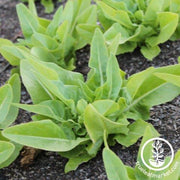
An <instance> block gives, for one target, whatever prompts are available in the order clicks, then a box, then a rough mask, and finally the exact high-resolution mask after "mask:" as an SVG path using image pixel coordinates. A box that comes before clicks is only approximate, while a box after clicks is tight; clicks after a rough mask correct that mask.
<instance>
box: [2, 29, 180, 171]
mask: <svg viewBox="0 0 180 180" xmlns="http://www.w3.org/2000/svg"><path fill="white" fill-rule="evenodd" d="M19 51H20V52H21V53H22V54H23V55H24V57H25V58H24V60H22V61H21V64H20V73H21V77H22V81H23V83H24V85H25V87H26V89H27V91H28V92H29V94H30V96H31V98H32V101H33V105H27V104H17V103H14V106H15V107H19V108H22V109H24V110H27V111H31V112H34V113H36V115H33V116H32V119H33V120H34V122H30V123H26V124H21V125H17V126H14V127H10V128H7V129H5V130H4V131H3V135H4V136H5V137H6V138H8V139H11V140H12V141H14V142H16V143H19V144H22V145H26V146H31V147H34V148H37V149H44V150H49V151H57V152H59V153H60V155H61V156H63V157H66V158H68V159H69V161H68V163H67V164H66V167H65V171H66V172H68V171H70V170H74V169H76V168H77V167H78V165H79V164H81V163H82V162H87V161H88V160H89V159H91V158H93V157H94V156H95V155H96V154H97V152H98V151H99V150H100V147H101V146H102V144H103V141H105V140H107V142H108V143H109V144H111V145H113V144H114V143H115V142H118V143H120V144H122V145H124V146H127V147H128V146H130V145H132V144H134V143H135V142H136V141H137V140H138V139H139V138H140V137H141V136H142V135H143V134H144V130H145V128H146V127H147V126H151V128H153V127H152V125H149V124H148V123H147V122H145V121H144V120H148V119H149V110H150V108H151V107H152V106H154V105H158V104H162V103H165V102H168V101H171V100H172V99H174V98H175V97H176V96H178V95H179V94H180V88H179V87H177V86H176V85H173V84H171V83H167V82H166V81H164V80H162V79H160V78H158V77H157V76H155V73H169V74H172V73H173V74H177V75H179V74H180V65H173V66H167V67H162V68H153V67H151V68H149V69H147V70H145V71H143V72H140V73H137V74H134V75H132V76H131V77H130V78H128V79H126V78H125V73H124V72H123V71H122V70H120V69H119V65H118V62H117V60H116V58H115V56H114V55H113V54H112V53H110V52H109V50H108V48H107V46H106V43H105V40H104V37H103V34H102V33H101V31H100V30H99V29H97V30H96V31H95V34H94V37H93V40H92V47H91V57H90V61H89V67H90V71H89V73H88V76H87V80H84V78H83V76H82V74H80V73H77V72H71V71H68V70H65V69H63V68H61V67H59V66H57V65H56V64H54V63H49V62H41V61H38V60H37V59H36V57H35V56H33V55H31V56H29V53H27V52H26V51H23V50H21V49H19ZM26 53H27V54H26ZM128 119H133V120H135V122H134V123H131V124H130V122H129V121H128ZM27 129H28V131H27Z"/></svg>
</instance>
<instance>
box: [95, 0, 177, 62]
mask: <svg viewBox="0 0 180 180" xmlns="http://www.w3.org/2000/svg"><path fill="white" fill-rule="evenodd" d="M97 4H98V8H99V11H98V17H99V21H100V23H101V25H102V27H103V29H104V31H105V34H104V36H105V39H106V41H107V43H108V44H111V42H112V41H113V39H118V41H119V46H118V49H117V51H116V54H122V53H126V52H132V51H134V49H135V48H136V47H140V50H141V53H142V54H143V55H144V56H145V57H146V58H147V59H149V60H152V59H153V58H154V57H156V56H157V55H158V54H159V53H160V48H159V44H161V43H164V42H166V41H167V40H169V39H172V40H177V39H180V23H179V22H180V21H179V14H180V1H178V0H159V1H156V0H149V1H146V0H141V1H135V0H122V1H118V0H101V1H98V0H97Z"/></svg>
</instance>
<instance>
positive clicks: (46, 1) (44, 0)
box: [21, 0, 61, 13]
mask: <svg viewBox="0 0 180 180" xmlns="http://www.w3.org/2000/svg"><path fill="white" fill-rule="evenodd" d="M21 1H22V2H28V1H29V3H31V2H32V1H33V2H34V1H37V0H21ZM58 1H59V2H61V0H58ZM41 4H42V5H43V6H44V8H45V12H46V13H51V12H53V10H54V4H53V0H41Z"/></svg>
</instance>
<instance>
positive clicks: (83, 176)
mask: <svg viewBox="0 0 180 180" xmlns="http://www.w3.org/2000/svg"><path fill="white" fill-rule="evenodd" d="M16 4H17V1H16V0H14V1H13V0H0V37H1V38H8V39H10V40H12V41H15V40H16V39H17V37H18V36H20V35H21V31H20V28H19V23H18V20H17V15H16V11H15V5H16ZM37 7H38V12H39V14H40V15H41V16H43V17H44V16H45V17H48V18H51V17H52V15H47V14H44V11H43V8H42V6H41V5H40V4H37ZM56 7H57V6H56ZM161 49H162V52H161V54H160V55H159V56H158V57H156V58H155V59H154V60H153V61H147V60H146V59H145V58H144V57H143V56H142V55H141V54H140V52H139V50H138V49H137V50H136V51H135V52H133V53H128V54H124V55H120V56H118V60H119V64H120V67H121V69H122V70H124V71H125V72H126V73H127V76H129V75H131V74H134V73H136V72H139V71H142V70H144V69H146V68H148V67H150V66H154V67H160V66H166V65H170V64H176V63H177V57H178V56H179V55H180V41H176V42H167V43H165V44H163V45H161ZM88 59H89V46H87V47H85V48H84V49H82V50H79V51H78V52H77V63H76V65H77V68H76V71H79V72H81V73H83V74H84V75H86V74H87V72H88V70H89V69H88V66H87V64H88ZM11 68H12V67H11V66H9V65H8V63H7V62H6V61H5V60H4V59H3V58H2V57H0V86H2V85H3V84H4V83H5V82H6V81H7V80H8V78H9V76H10V70H11ZM21 102H22V103H28V102H30V99H29V95H28V94H27V93H26V91H25V89H24V88H22V100H21ZM30 120H31V119H30V114H29V113H27V112H25V111H22V110H20V113H19V116H18V118H17V121H16V123H21V122H27V121H30ZM149 122H151V123H152V124H153V125H154V126H155V128H156V129H157V130H158V131H159V133H160V134H161V135H162V137H163V138H165V139H167V140H168V141H169V142H170V143H171V144H172V146H173V148H174V150H175V151H177V150H178V149H179V148H180V97H177V98H176V99H175V100H173V101H172V102H169V103H166V104H164V105H160V106H156V107H153V108H152V109H151V118H150V120H149ZM139 145H140V141H138V142H137V143H136V144H135V145H133V146H131V147H129V148H126V149H124V148H123V147H122V146H121V145H116V146H115V147H112V149H113V151H114V152H116V154H117V155H118V156H119V157H120V158H121V159H122V161H123V162H124V163H125V164H126V165H130V166H134V165H135V163H136V156H137V152H138V148H139ZM20 160H21V156H19V157H18V158H17V160H16V161H15V162H14V163H13V164H12V165H10V166H9V167H6V168H3V169H1V170H0V180H30V179H32V180H37V179H38V180H97V179H99V180H105V179H107V177H106V174H105V171H104V167H103V161H102V157H101V152H100V153H99V154H98V155H97V157H96V158H94V159H93V160H91V161H89V162H88V163H84V164H82V165H81V166H80V167H79V168H78V169H77V170H76V171H73V172H70V173H68V174H64V170H63V169H64V165H65V163H66V162H67V160H66V159H65V158H62V157H61V156H59V155H58V154H57V153H54V152H45V151H42V152H41V153H40V154H39V155H38V157H37V158H36V160H35V161H34V162H33V164H32V165H30V166H29V167H26V168H23V167H21V166H20Z"/></svg>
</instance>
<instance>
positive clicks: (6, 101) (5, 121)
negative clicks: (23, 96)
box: [0, 74, 22, 168]
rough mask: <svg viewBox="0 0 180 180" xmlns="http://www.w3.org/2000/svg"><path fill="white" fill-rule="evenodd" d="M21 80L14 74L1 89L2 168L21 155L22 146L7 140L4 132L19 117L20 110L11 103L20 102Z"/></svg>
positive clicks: (0, 165) (0, 151)
mask: <svg viewBox="0 0 180 180" xmlns="http://www.w3.org/2000/svg"><path fill="white" fill-rule="evenodd" d="M20 89H21V84H20V79H19V76H18V75H17V74H14V75H13V76H12V77H11V78H10V79H9V81H8V82H7V83H6V84H5V85H4V86H2V87H1V88H0V168H3V167H6V166H8V165H9V164H11V163H12V162H13V161H14V160H15V159H16V157H17V156H18V155H19V151H20V150H21V148H22V146H21V145H18V144H16V143H15V142H12V141H10V140H8V139H6V138H5V137H4V136H3V135H2V130H3V129H5V128H7V127H8V126H10V125H11V124H12V123H13V122H14V120H15V119H16V117H17V115H18V108H17V107H15V106H12V104H11V103H19V101H20Z"/></svg>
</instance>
